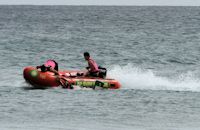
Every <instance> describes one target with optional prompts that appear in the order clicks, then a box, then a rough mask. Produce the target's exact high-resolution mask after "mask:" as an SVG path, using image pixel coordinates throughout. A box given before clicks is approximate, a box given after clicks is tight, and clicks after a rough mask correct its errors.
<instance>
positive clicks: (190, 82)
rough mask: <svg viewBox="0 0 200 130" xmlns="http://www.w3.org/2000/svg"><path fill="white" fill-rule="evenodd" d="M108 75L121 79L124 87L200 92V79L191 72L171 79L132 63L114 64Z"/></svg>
mask: <svg viewBox="0 0 200 130" xmlns="http://www.w3.org/2000/svg"><path fill="white" fill-rule="evenodd" d="M108 76H109V77H112V78H115V79H117V80H119V81H120V83H121V84H122V88H123V89H141V90H145V89H146V90H174V91H194V92H200V80H199V79H198V78H195V77H194V76H193V75H192V74H191V73H189V72H188V73H187V74H180V75H179V76H178V77H174V78H173V79H170V78H168V77H161V76H157V75H156V73H155V72H152V71H150V70H142V69H140V68H138V67H133V66H132V65H127V66H124V67H120V66H114V67H112V69H110V70H109V71H108Z"/></svg>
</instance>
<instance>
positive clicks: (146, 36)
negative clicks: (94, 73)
mask: <svg viewBox="0 0 200 130" xmlns="http://www.w3.org/2000/svg"><path fill="white" fill-rule="evenodd" d="M85 51H88V52H90V54H91V56H92V57H93V58H94V59H95V60H96V61H97V63H98V64H99V65H101V66H104V67H106V68H107V69H108V76H109V77H112V78H115V79H116V80H118V81H119V82H120V83H121V84H122V88H121V89H119V90H92V91H87V90H77V91H75V90H67V89H62V88H61V87H59V88H54V89H45V90H41V89H30V86H29V85H27V84H26V83H25V81H24V79H23V75H22V73H23V69H24V67H26V66H37V65H41V64H43V63H44V62H45V60H47V59H54V60H56V61H57V62H58V64H59V68H60V69H61V70H64V69H81V70H83V69H84V68H85V67H86V66H87V63H86V61H85V60H84V58H83V52H85ZM0 73H1V76H0V130H199V129H200V7H154V6H151V7H148V6H146V7H142V6H141V7H136V6H128V7H125V6H115V7H113V6H0Z"/></svg>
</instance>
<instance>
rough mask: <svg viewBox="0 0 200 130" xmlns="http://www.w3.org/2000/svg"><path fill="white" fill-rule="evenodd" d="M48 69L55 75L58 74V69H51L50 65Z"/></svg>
mask: <svg viewBox="0 0 200 130" xmlns="http://www.w3.org/2000/svg"><path fill="white" fill-rule="evenodd" d="M49 71H50V72H53V73H55V74H56V75H59V73H58V71H57V70H55V69H53V68H52V67H50V68H49Z"/></svg>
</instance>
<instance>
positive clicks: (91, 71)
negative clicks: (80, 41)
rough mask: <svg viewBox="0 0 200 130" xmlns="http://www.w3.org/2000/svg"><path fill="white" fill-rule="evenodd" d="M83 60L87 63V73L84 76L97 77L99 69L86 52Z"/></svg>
mask: <svg viewBox="0 0 200 130" xmlns="http://www.w3.org/2000/svg"><path fill="white" fill-rule="evenodd" d="M83 55H84V58H85V60H86V61H87V62H88V67H86V68H87V70H88V71H87V72H86V74H85V76H91V77H98V74H99V68H98V65H97V63H96V62H95V61H94V60H93V59H92V58H91V57H90V54H89V53H88V52H84V54H83Z"/></svg>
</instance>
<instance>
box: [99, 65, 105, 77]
mask: <svg viewBox="0 0 200 130" xmlns="http://www.w3.org/2000/svg"><path fill="white" fill-rule="evenodd" d="M98 68H99V77H100V78H106V75H107V69H106V68H103V67H101V66H99V67H98Z"/></svg>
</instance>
